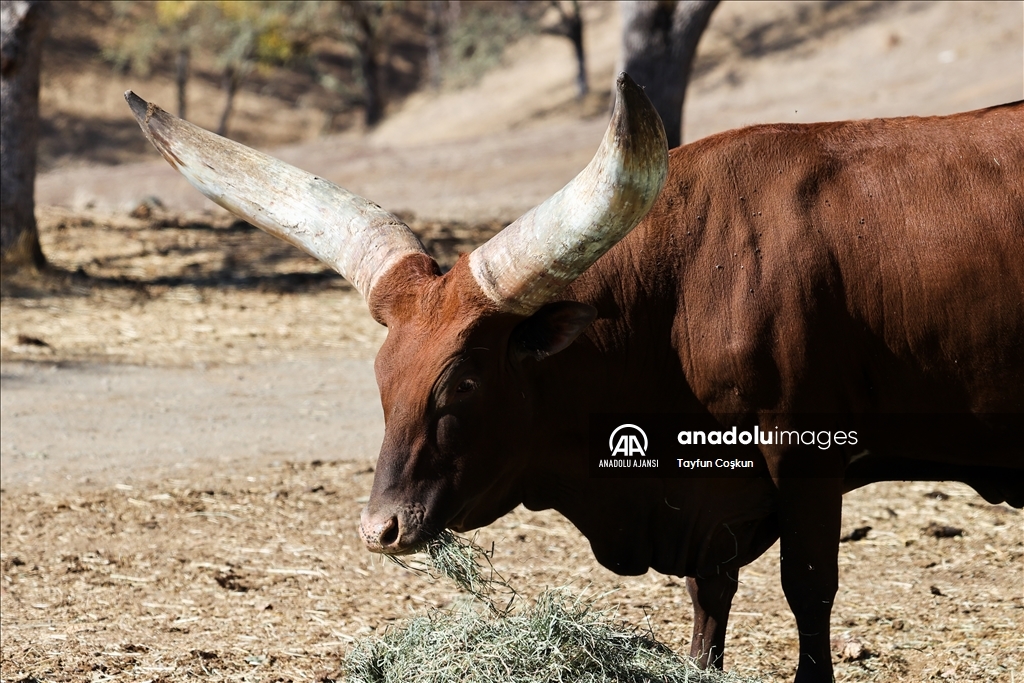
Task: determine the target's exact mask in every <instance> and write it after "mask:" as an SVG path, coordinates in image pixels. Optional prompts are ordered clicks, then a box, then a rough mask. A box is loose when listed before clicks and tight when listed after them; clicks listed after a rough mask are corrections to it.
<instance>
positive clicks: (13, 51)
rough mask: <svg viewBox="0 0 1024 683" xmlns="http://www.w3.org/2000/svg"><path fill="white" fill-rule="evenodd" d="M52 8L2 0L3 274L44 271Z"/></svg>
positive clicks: (0, 188) (0, 233)
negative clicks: (42, 95) (44, 109)
mask: <svg viewBox="0 0 1024 683" xmlns="http://www.w3.org/2000/svg"><path fill="white" fill-rule="evenodd" d="M49 11H50V10H49V7H48V6H47V3H46V2H41V1H38V0H36V1H35V2H29V1H25V0H3V1H2V2H0V19H2V20H0V44H2V56H0V262H2V266H3V275H4V276H7V275H10V274H13V273H14V272H15V271H18V270H20V269H21V268H23V267H35V268H37V269H42V268H44V267H45V266H46V258H45V257H44V256H43V250H42V248H40V246H39V231H38V229H37V227H36V217H35V181H36V146H37V143H38V140H39V67H40V62H41V60H42V53H43V38H44V37H45V35H46V31H47V29H48V27H49Z"/></svg>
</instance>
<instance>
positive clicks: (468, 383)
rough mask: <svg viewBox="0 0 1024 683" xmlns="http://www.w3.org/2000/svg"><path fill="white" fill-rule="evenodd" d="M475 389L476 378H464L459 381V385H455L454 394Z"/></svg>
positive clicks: (465, 392) (466, 392)
mask: <svg viewBox="0 0 1024 683" xmlns="http://www.w3.org/2000/svg"><path fill="white" fill-rule="evenodd" d="M475 390H476V380H473V379H464V380H462V381H461V382H459V386H457V387H455V393H456V394H468V393H469V392H471V391H475Z"/></svg>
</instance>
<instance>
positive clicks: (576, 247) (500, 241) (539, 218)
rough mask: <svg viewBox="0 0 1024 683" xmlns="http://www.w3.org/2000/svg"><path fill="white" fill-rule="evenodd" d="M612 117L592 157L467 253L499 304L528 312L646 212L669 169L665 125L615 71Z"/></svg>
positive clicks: (487, 291) (639, 92)
mask: <svg viewBox="0 0 1024 683" xmlns="http://www.w3.org/2000/svg"><path fill="white" fill-rule="evenodd" d="M616 86H617V87H616V90H617V91H618V92H617V96H616V99H615V108H614V110H613V111H612V118H611V122H610V123H609V124H608V130H607V132H606V133H605V136H604V140H602V142H601V146H600V147H599V148H598V150H597V154H596V155H595V156H594V159H593V161H591V162H590V164H589V165H588V166H587V167H586V168H585V169H583V171H582V172H581V173H580V174H579V175H578V176H576V177H575V178H574V179H573V180H571V181H570V182H569V184H568V185H566V186H565V187H563V188H562V189H561V190H559V191H558V192H557V193H556V194H555V195H554V196H552V197H551V198H550V199H548V200H547V201H545V202H544V203H543V204H541V205H539V206H536V207H534V208H532V209H530V210H529V211H528V212H527V213H525V214H524V215H523V216H522V217H520V218H519V219H518V220H516V221H515V222H514V223H512V224H511V225H509V226H508V227H507V228H505V229H504V230H502V231H501V232H499V233H498V234H497V235H495V236H494V237H492V238H491V239H490V240H489V241H488V242H486V243H485V244H483V245H481V246H480V247H478V248H477V249H476V250H475V251H473V253H472V254H470V257H469V265H470V269H471V271H472V273H473V277H474V278H475V279H476V282H477V284H478V285H479V286H480V288H481V289H482V290H483V291H484V293H485V294H486V295H487V297H488V298H489V299H491V300H492V301H493V302H494V303H495V304H497V305H498V307H499V308H501V309H502V310H506V311H509V312H513V313H521V314H524V315H529V314H530V313H532V312H534V311H536V310H537V309H538V308H540V307H541V306H543V305H544V304H545V303H548V302H550V301H552V300H553V299H555V298H557V296H558V294H559V293H560V292H561V291H562V289H563V288H565V286H566V285H568V284H569V283H570V282H572V281H573V280H575V279H576V278H577V277H579V276H580V275H581V274H582V273H583V271H585V270H586V269H587V268H589V267H590V266H591V265H592V264H593V263H594V262H595V261H597V259H598V258H600V257H601V255H602V254H604V253H605V252H606V251H608V250H609V249H611V248H612V247H613V246H615V244H616V243H617V242H618V241H619V240H621V239H622V238H623V237H625V236H626V234H627V233H629V231H630V230H632V229H633V227H634V226H636V224H637V223H639V222H640V220H641V219H642V218H643V217H644V216H645V215H646V214H647V212H648V211H649V210H650V208H651V206H652V205H653V204H654V200H655V199H657V197H658V193H659V192H661V187H662V185H664V184H665V177H666V175H667V174H668V146H667V144H666V142H665V129H664V127H663V126H662V124H661V117H659V116H658V113H657V111H655V109H654V106H653V105H652V104H651V101H650V100H649V99H647V95H645V94H644V91H643V90H642V89H641V88H640V87H639V86H638V85H637V84H636V83H634V82H633V79H631V78H630V77H629V76H627V75H626V74H624V73H622V74H619V78H618V80H617V82H616Z"/></svg>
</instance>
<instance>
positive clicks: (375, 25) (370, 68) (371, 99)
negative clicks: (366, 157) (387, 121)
mask: <svg viewBox="0 0 1024 683" xmlns="http://www.w3.org/2000/svg"><path fill="white" fill-rule="evenodd" d="M353 8H354V9H355V19H356V25H357V27H358V29H359V37H358V38H357V39H356V51H357V52H358V53H359V68H360V71H362V76H363V104H364V106H365V107H366V109H365V115H364V116H365V122H366V126H367V127H373V126H375V125H377V124H378V123H380V120H381V119H382V118H383V117H384V98H383V97H382V96H381V87H380V86H381V83H380V63H379V60H378V56H377V48H378V40H377V39H378V36H377V31H378V29H379V24H380V15H379V12H380V10H379V8H377V7H372V6H367V5H364V4H362V3H353Z"/></svg>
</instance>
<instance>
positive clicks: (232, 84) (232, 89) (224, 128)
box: [217, 66, 240, 137]
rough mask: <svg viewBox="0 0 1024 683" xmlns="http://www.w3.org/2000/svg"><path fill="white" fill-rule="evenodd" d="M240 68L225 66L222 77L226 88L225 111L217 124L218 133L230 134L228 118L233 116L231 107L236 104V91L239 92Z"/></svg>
mask: <svg viewBox="0 0 1024 683" xmlns="http://www.w3.org/2000/svg"><path fill="white" fill-rule="evenodd" d="M239 80H240V79H239V76H238V70H237V69H235V67H233V66H227V67H225V68H224V77H223V78H222V79H221V87H223V88H224V94H225V100H224V111H222V112H221V114H220V123H218V124H217V135H223V136H224V137H227V135H228V119H229V118H231V109H232V108H233V107H234V106H235V93H236V92H238V81H239Z"/></svg>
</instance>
